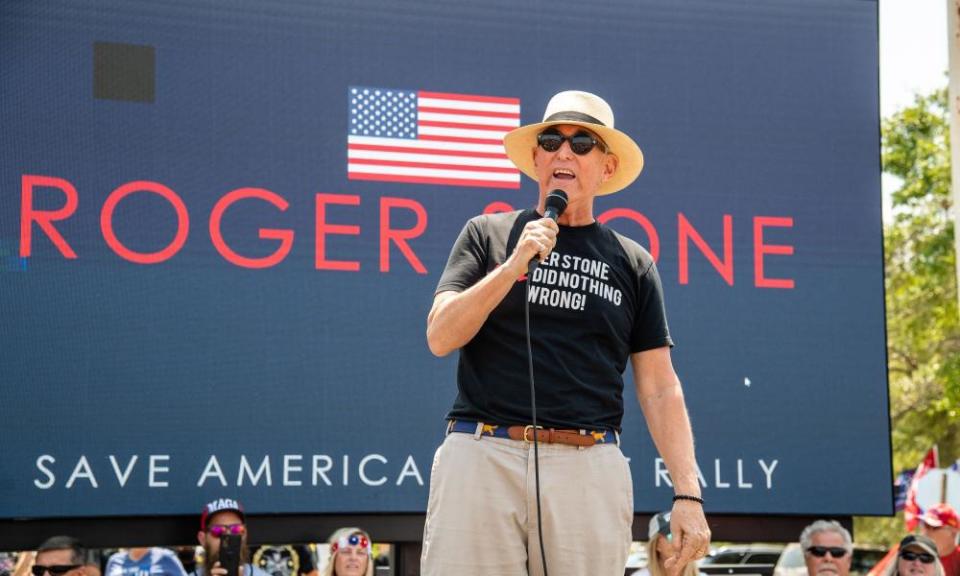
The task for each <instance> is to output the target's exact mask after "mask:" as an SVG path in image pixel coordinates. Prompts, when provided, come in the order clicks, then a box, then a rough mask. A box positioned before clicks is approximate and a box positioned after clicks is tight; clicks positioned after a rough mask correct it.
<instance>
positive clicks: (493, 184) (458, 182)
mask: <svg viewBox="0 0 960 576" xmlns="http://www.w3.org/2000/svg"><path fill="white" fill-rule="evenodd" d="M347 178H348V179H349V180H375V181H377V182H407V183H414V184H446V185H450V186H471V187H478V188H520V182H499V181H491V180H466V179H459V178H432V177H429V176H394V175H392V174H364V173H358V172H350V173H348V174H347Z"/></svg>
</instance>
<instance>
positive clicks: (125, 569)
mask: <svg viewBox="0 0 960 576" xmlns="http://www.w3.org/2000/svg"><path fill="white" fill-rule="evenodd" d="M186 574H187V573H186V571H184V569H183V564H181V563H180V559H179V558H177V555H176V554H174V553H173V552H172V551H170V550H167V549H166V548H131V549H129V550H127V551H126V552H117V553H116V554H113V555H112V556H110V559H109V560H107V568H106V570H105V571H104V576H186Z"/></svg>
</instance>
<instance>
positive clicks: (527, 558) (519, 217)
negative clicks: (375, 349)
mask: <svg viewBox="0 0 960 576" xmlns="http://www.w3.org/2000/svg"><path fill="white" fill-rule="evenodd" d="M504 147H505V148H506V152H507V155H508V156H509V158H510V160H511V161H512V162H513V163H514V164H516V166H517V167H518V168H519V169H520V170H521V171H522V172H523V173H524V174H526V175H528V176H530V177H531V178H533V179H534V180H536V181H537V182H538V183H539V197H538V200H537V205H536V207H535V208H529V209H526V210H519V211H515V212H509V213H500V214H488V215H483V216H478V217H476V218H473V219H471V220H470V221H469V222H468V223H467V224H466V226H465V227H464V229H463V231H462V232H461V233H460V236H459V238H458V239H457V241H456V244H455V245H454V246H453V250H452V251H451V254H450V258H449V261H448V262H447V266H446V269H445V270H444V272H443V275H442V277H441V278H440V283H439V285H438V286H437V291H436V296H435V299H434V302H433V307H432V309H431V310H430V315H429V317H428V318H427V341H428V344H429V346H430V350H431V351H432V352H433V353H434V354H436V355H437V356H444V355H446V354H449V353H450V352H452V351H454V350H457V349H459V350H460V362H459V367H458V371H457V387H458V394H457V399H456V401H455V403H454V405H453V409H452V410H451V411H450V413H449V414H448V421H449V422H448V426H447V437H446V439H445V440H444V442H443V444H442V445H441V446H440V448H439V449H438V450H437V453H436V456H435V458H434V463H433V470H432V474H431V482H430V499H429V504H428V508H427V518H426V525H425V527H424V537H423V556H422V559H421V570H422V573H423V574H425V575H427V576H439V575H445V576H446V575H450V574H457V575H478V576H479V575H484V576H488V575H493V574H510V575H513V574H536V575H540V574H544V573H545V572H547V571H549V573H552V574H553V575H554V576H558V575H577V576H582V575H586V574H590V575H600V576H605V575H610V576H613V575H619V574H623V571H624V566H625V564H626V559H627V554H628V551H629V546H630V542H631V540H632V538H631V523H632V520H633V484H632V481H631V477H630V469H629V466H628V464H627V462H626V460H625V458H624V456H623V454H622V453H621V452H620V448H619V444H620V438H621V437H620V423H621V419H622V417H623V378H622V374H623V371H624V369H625V368H626V362H627V359H628V358H629V360H630V362H631V364H632V367H633V373H634V384H635V386H636V389H637V397H638V398H639V400H640V406H641V408H642V409H643V413H644V416H645V418H646V420H647V426H648V428H649V429H650V432H651V435H652V436H653V440H654V443H655V444H656V446H657V449H658V450H659V452H660V454H661V456H662V457H663V459H664V461H665V463H666V465H667V468H668V470H669V471H670V476H671V478H672V480H673V485H674V490H675V493H676V495H675V497H674V504H673V510H672V515H671V532H672V534H673V540H672V543H673V546H674V555H673V557H671V558H669V559H668V560H667V562H666V565H667V568H668V570H670V571H672V572H674V573H676V572H678V571H679V570H680V569H681V568H682V567H683V565H685V564H686V563H687V562H689V561H691V560H694V559H697V558H700V557H703V556H704V555H705V554H706V553H707V551H708V548H709V542H710V530H709V529H708V527H707V523H706V519H705V518H704V514H703V506H702V505H703V501H702V500H701V499H700V485H699V483H698V477H697V468H696V462H695V458H694V451H693V435H692V433H691V430H690V422H689V419H688V417H687V412H686V406H685V404H684V400H683V391H682V389H681V387H680V381H679V379H678V378H677V375H676V373H675V372H674V369H673V364H672V361H671V359H670V346H672V341H671V339H670V334H669V331H668V329H667V320H666V315H665V312H664V304H663V295H662V289H661V285H660V279H659V276H658V274H657V269H656V267H655V266H654V263H653V259H652V258H651V256H650V254H649V253H648V252H647V251H646V250H644V249H643V248H642V247H640V245H639V244H637V243H636V242H634V241H632V240H630V239H628V238H625V237H624V236H621V235H620V234H618V233H616V232H614V231H613V230H611V229H609V228H607V227H605V226H603V225H601V224H600V223H599V222H597V220H596V218H595V217H594V214H593V201H594V198H595V197H596V196H599V195H604V194H612V193H614V192H618V191H620V190H622V189H623V188H625V187H627V186H628V185H630V183H631V182H633V181H634V180H635V179H636V177H637V176H638V175H639V174H640V171H641V169H642V168H643V154H642V153H641V151H640V148H639V147H638V146H637V144H636V143H635V142H634V141H633V140H632V139H631V138H630V137H629V136H627V135H626V134H624V133H623V132H621V131H619V130H616V129H615V128H614V118H613V111H612V110H611V108H610V106H609V105H608V104H607V103H606V102H605V101H604V100H603V99H601V98H599V97H598V96H595V95H593V94H589V93H586V92H579V91H567V92H561V93H559V94H557V95H556V96H554V97H553V98H552V99H551V100H550V102H549V103H548V104H547V109H546V112H545V113H544V118H543V121H542V122H540V123H538V124H532V125H528V126H521V127H519V128H517V129H515V130H513V131H512V132H510V133H509V134H507V135H506V137H505V138H504ZM548 197H549V198H548ZM564 198H566V200H567V202H566V207H565V209H564V207H563V203H564V202H563V199H564ZM548 208H549V209H550V210H549V212H552V213H548ZM558 213H559V214H560V215H559V217H558V218H557V217H556V214H558ZM545 214H546V215H547V216H551V217H544V215H545ZM554 219H556V220H554ZM534 261H535V262H534ZM536 264H539V265H538V266H537V265H536ZM527 303H528V304H529V326H530V328H529V329H530V338H531V352H532V377H533V378H534V379H535V382H536V387H535V399H536V419H537V424H538V425H539V426H542V428H536V429H535V428H534V427H533V422H532V415H533V413H532V409H531V384H530V378H531V373H530V371H529V369H528V366H529V365H528V362H529V361H530V357H529V356H528V350H527V330H526V322H525V318H526V317H525V304H527ZM534 435H536V440H537V442H538V445H537V446H535V445H534V444H533V442H532V441H533V440H534V439H535V438H534ZM537 449H538V450H537ZM535 452H537V453H538V455H539V458H535V457H534V455H535ZM537 477H539V482H538V481H537ZM538 484H539V501H540V509H539V514H538V509H537V499H538V494H537V490H538V489H537V485H538ZM540 529H542V540H543V548H542V549H541V547H540V535H539V531H540ZM542 558H543V559H545V560H546V564H547V566H546V569H545V567H544V565H543V560H542Z"/></svg>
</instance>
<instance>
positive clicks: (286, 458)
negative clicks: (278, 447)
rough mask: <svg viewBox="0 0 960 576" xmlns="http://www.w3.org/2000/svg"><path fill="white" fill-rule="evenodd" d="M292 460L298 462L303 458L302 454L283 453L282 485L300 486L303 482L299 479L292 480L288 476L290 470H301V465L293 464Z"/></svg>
mask: <svg viewBox="0 0 960 576" xmlns="http://www.w3.org/2000/svg"><path fill="white" fill-rule="evenodd" d="M294 460H296V461H297V463H298V464H299V462H300V461H301V460H303V456H301V455H300V454H284V455H283V485H284V486H301V485H303V482H301V481H300V480H293V479H291V478H290V474H291V473H292V472H303V467H302V466H299V465H297V466H294V464H293V462H294Z"/></svg>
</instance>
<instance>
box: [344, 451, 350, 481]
mask: <svg viewBox="0 0 960 576" xmlns="http://www.w3.org/2000/svg"><path fill="white" fill-rule="evenodd" d="M349 483H350V455H349V454H344V455H343V485H344V486H346V485H347V484H349Z"/></svg>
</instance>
